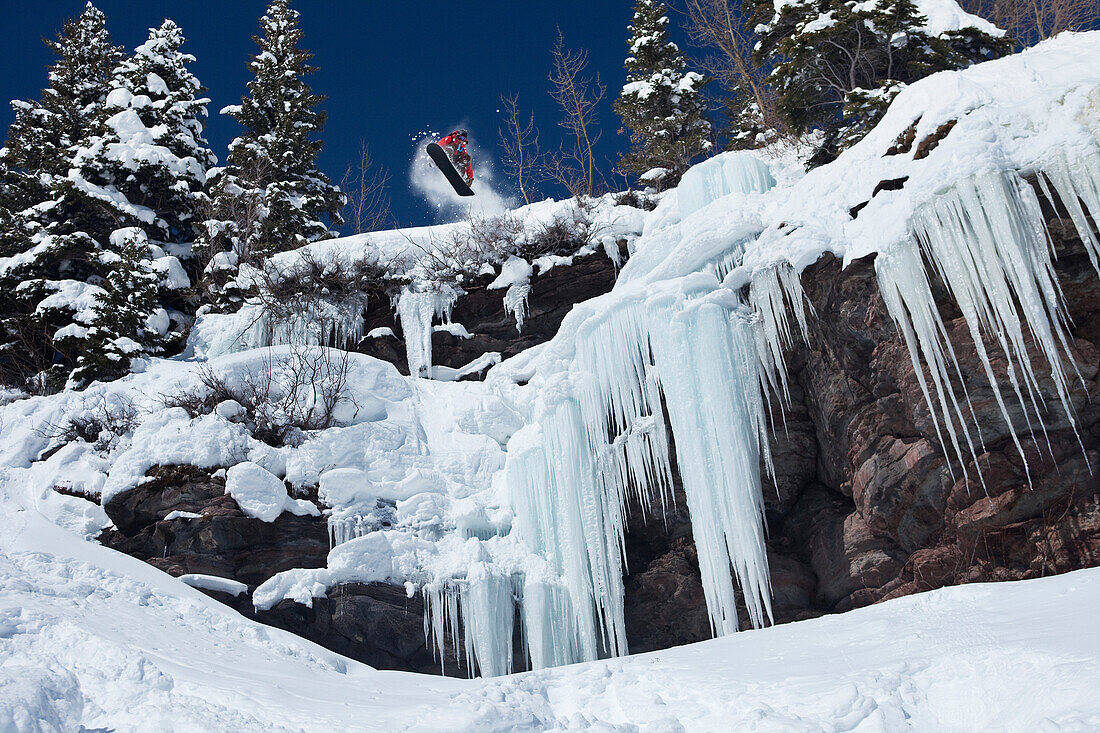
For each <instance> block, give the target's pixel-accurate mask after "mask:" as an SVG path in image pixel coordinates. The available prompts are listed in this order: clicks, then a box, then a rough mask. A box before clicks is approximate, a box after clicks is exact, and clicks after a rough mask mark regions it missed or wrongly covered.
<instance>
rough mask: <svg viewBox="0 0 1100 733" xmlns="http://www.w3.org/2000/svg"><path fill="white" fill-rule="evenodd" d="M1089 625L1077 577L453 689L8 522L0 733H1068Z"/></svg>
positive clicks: (1092, 636)
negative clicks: (368, 662)
mask: <svg viewBox="0 0 1100 733" xmlns="http://www.w3.org/2000/svg"><path fill="white" fill-rule="evenodd" d="M1098 605H1100V570H1086V571H1080V572H1076V573H1072V574H1068V575H1064V576H1060V577H1056V578H1046V579H1043V580H1036V581H1024V582H1018V583H1001V584H996V585H971V586H962V587H957V588H947V589H943V590H940V591H935V592H932V593H927V594H923V595H920V596H911V597H908V598H902V599H898V600H895V601H890V602H888V603H884V604H882V605H879V606H874V607H871V608H866V609H862V610H859V611H853V612H851V613H848V614H844V615H841V616H833V617H828V618H822V619H817V620H814V621H805V622H800V623H796V624H789V625H786V626H780V627H776V628H772V629H766V630H763V631H759V632H752V633H746V634H736V635H733V636H730V637H727V638H724V639H716V640H713V641H709V642H703V643H700V644H695V645H691V646H687V647H682V648H679V649H671V650H667V651H664V652H659V653H654V654H644V655H639V656H636V657H630V658H626V659H616V660H608V661H603V662H593V663H590V664H584V665H576V666H571V667H562V668H559V669H554V670H546V671H544V672H535V673H528V674H522V675H517V676H513V677H506V678H501V679H491V680H472V681H465V680H454V679H447V678H441V677H430V676H424V675H411V674H406V673H400V672H378V671H375V670H372V669H370V668H369V667H366V666H364V665H362V664H358V663H356V662H353V661H351V660H348V659H344V658H342V657H340V656H338V655H336V654H333V653H331V652H328V651H326V650H324V649H321V648H320V647H317V646H315V645H313V644H311V643H309V642H307V641H304V640H302V639H300V638H298V637H295V636H293V635H291V634H288V633H286V632H283V631H280V630H278V629H273V628H270V627H267V626H262V625H259V624H255V623H252V622H250V621H246V620H245V619H242V618H241V617H240V616H239V615H237V614H236V613H235V612H233V611H232V610H230V609H228V608H226V607H225V606H223V605H221V604H220V603H218V602H216V601H213V600H210V599H209V598H207V597H206V596H204V595H202V594H201V593H200V592H199V591H196V590H193V589H191V588H189V587H187V586H186V585H184V584H183V583H180V582H179V581H177V580H175V579H172V578H170V577H168V576H167V575H165V574H163V573H161V572H159V571H157V570H156V569H154V568H152V567H150V566H148V565H145V564H144V563H142V562H139V561H137V560H134V559H132V558H129V557H126V556H124V555H119V554H117V553H114V552H112V551H110V550H107V549H105V548H102V547H98V546H96V545H93V544H89V543H86V542H83V541H81V540H79V539H77V538H75V537H73V536H72V535H71V534H69V533H67V532H65V531H63V530H61V529H59V528H57V527H56V526H54V525H53V524H51V523H50V522H48V521H46V520H45V519H44V518H43V517H42V516H41V515H39V514H37V513H35V512H33V511H26V512H18V513H14V514H11V515H9V516H8V520H7V521H6V522H5V523H4V525H3V526H2V527H0V658H2V659H3V660H4V662H3V664H0V729H2V730H14V731H74V730H81V729H82V728H83V729H85V730H96V729H110V730H119V731H122V730H158V731H165V732H166V733H167V732H170V731H194V730H200V729H202V730H212V731H222V730H233V731H237V732H238V733H249V732H250V731H264V732H266V731H318V733H320V732H321V731H330V730H346V729H348V728H354V729H356V730H368V731H387V732H390V731H433V732H434V731H544V730H580V729H587V728H596V729H608V730H611V729H640V730H670V731H696V730H697V731H718V730H730V729H742V728H749V727H756V728H764V729H769V730H780V729H791V730H794V729H813V730H819V729H825V730H832V729H837V728H844V729H847V730H864V729H866V730H898V729H904V728H907V727H909V728H912V729H915V730H942V731H973V730H1005V731H1033V730H1060V731H1087V730H1095V729H1096V728H1097V726H1100V701H1098V700H1097V698H1096V695H1095V690H1096V688H1097V686H1098V685H1100V672H1098V670H1100V665H1098V664H1097V663H1096V662H1097V659H1098V658H1100V639H1098V637H1097V635H1096V633H1095V629H1094V615H1095V614H1094V611H1095V609H1096V608H1097V606H1098ZM635 726H637V728H635ZM620 727H621V728H620Z"/></svg>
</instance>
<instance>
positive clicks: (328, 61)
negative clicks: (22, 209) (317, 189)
mask: <svg viewBox="0 0 1100 733" xmlns="http://www.w3.org/2000/svg"><path fill="white" fill-rule="evenodd" d="M96 4H97V6H98V7H99V8H100V9H101V10H103V11H104V12H105V13H106V14H107V20H108V27H109V29H110V31H111V33H112V35H113V37H114V40H115V43H119V44H122V45H124V46H125V47H126V48H127V49H128V50H129V49H133V47H134V46H136V45H138V44H140V43H141V42H142V41H144V40H145V36H146V33H147V29H148V28H149V27H151V26H155V25H159V24H160V22H161V20H162V19H163V18H165V17H170V18H172V19H173V20H175V21H176V22H177V23H178V24H180V25H181V26H182V27H183V29H184V32H185V34H186V35H187V39H188V43H187V46H186V47H185V48H186V50H188V51H189V52H190V53H192V54H194V55H195V56H196V57H197V61H196V62H195V64H193V66H192V69H193V70H194V71H195V73H196V75H197V76H198V77H199V79H200V80H201V81H202V82H203V84H205V85H206V86H207V87H208V88H209V92H208V96H209V97H210V98H211V100H212V102H211V104H210V112H211V122H210V126H209V128H208V130H207V136H208V139H209V140H210V142H211V145H212V147H213V149H214V151H215V153H217V155H218V157H219V159H223V158H224V155H225V153H224V151H225V147H226V144H227V143H228V142H229V140H231V139H232V138H233V137H234V136H235V135H236V134H237V132H238V127H237V125H236V123H235V122H234V121H233V120H232V119H229V118H225V117H222V116H220V115H218V114H217V111H218V110H219V109H221V108H222V107H223V106H225V105H228V104H235V103H236V102H238V101H239V98H240V96H241V95H242V94H243V93H244V92H245V83H246V82H247V81H248V79H249V74H248V70H247V68H246V63H247V61H248V58H249V56H250V55H251V54H253V53H254V52H255V48H256V47H255V45H254V44H253V42H252V35H253V34H255V33H257V32H258V27H259V26H258V18H259V17H260V16H261V15H262V14H263V11H264V7H265V2H263V0H220V1H219V2H214V1H212V0H186V1H185V2H180V1H179V0H176V1H175V2H169V1H167V0H141V1H140V2H133V1H131V2H127V1H125V0H98V2H97V3H96ZM83 5H84V0H38V1H37V2H26V0H19V1H18V2H15V1H14V0H0V17H2V18H3V19H4V26H5V28H4V34H3V35H4V40H5V49H4V53H3V54H0V100H2V102H4V104H3V107H2V109H0V124H3V126H4V128H5V129H6V127H7V125H8V124H10V122H11V120H12V117H13V115H12V112H11V109H10V107H8V105H7V104H6V101H7V100H9V99H15V98H29V97H36V96H37V95H38V93H39V90H40V89H41V88H42V87H43V86H44V84H45V67H46V65H47V64H49V63H50V62H51V59H52V56H51V54H50V53H49V51H48V49H46V47H45V46H44V45H43V44H42V43H41V41H40V39H41V38H42V37H43V36H50V37H52V36H53V35H54V34H55V33H56V32H57V30H59V29H60V27H61V24H62V22H63V20H64V19H65V18H67V17H71V16H75V15H77V14H79V12H80V10H81V9H82V8H83ZM292 7H295V8H297V9H298V10H299V11H301V13H302V26H303V29H304V31H305V41H304V43H303V45H304V46H305V47H306V48H308V49H309V50H311V51H313V53H314V54H315V56H316V58H315V59H314V63H315V64H316V65H317V66H318V67H319V68H320V71H319V72H318V73H317V74H315V75H314V76H313V77H312V78H311V80H310V81H311V84H312V85H313V87H314V89H315V90H316V91H317V92H318V93H321V94H325V95H327V96H328V101H327V102H326V103H325V109H327V111H328V114H329V119H328V126H327V128H326V131H325V135H324V140H325V149H324V152H323V153H322V156H321V168H322V169H323V170H324V171H325V172H326V173H328V174H329V175H330V176H332V177H333V178H334V179H337V180H338V179H339V178H340V177H341V175H342V174H343V172H344V171H345V170H346V168H347V166H348V163H349V162H351V161H352V159H353V158H354V157H355V155H356V151H357V149H358V146H359V141H360V140H361V139H363V140H366V141H367V142H368V143H369V144H370V147H371V149H372V152H373V153H374V155H375V158H376V159H377V160H378V161H379V162H381V163H382V164H384V165H386V166H387V167H388V168H389V169H390V171H391V172H392V174H393V178H392V183H391V186H392V191H391V194H392V197H393V199H394V208H395V212H396V215H397V216H398V219H399V221H400V222H401V223H402V224H420V223H425V222H428V221H430V219H431V216H432V214H431V210H430V209H429V208H428V207H427V206H426V205H425V204H424V203H423V202H422V201H421V200H420V199H419V198H418V197H417V196H416V195H415V194H413V193H412V191H411V190H410V187H409V184H408V182H407V180H408V175H407V173H408V165H409V157H410V155H411V151H412V140H413V138H414V136H415V135H416V134H417V133H418V132H420V131H425V130H438V131H443V128H444V127H446V126H448V125H452V124H454V123H456V122H459V121H463V122H464V124H466V126H467V127H469V129H470V131H471V134H472V136H474V137H475V138H476V139H477V140H478V142H479V143H480V144H481V145H482V146H486V145H493V146H495V145H496V142H497V129H498V127H499V125H500V116H499V114H498V110H499V108H500V103H499V96H500V94H501V93H504V92H509V91H514V92H518V93H519V95H520V102H521V104H523V105H525V106H527V107H528V108H529V109H533V111H534V112H535V114H536V118H537V120H538V123H539V127H540V128H541V129H542V131H543V137H544V143H545V142H549V141H552V140H554V139H555V138H556V136H557V134H558V131H557V128H556V124H555V123H556V119H557V116H556V114H555V111H554V108H553V102H552V100H551V99H550V98H549V96H548V94H547V88H548V83H547V80H546V78H547V74H548V73H549V71H550V53H549V49H550V46H551V45H552V43H553V40H554V36H555V32H556V28H557V26H560V27H561V29H562V31H563V32H564V33H565V37H566V41H567V43H568V44H569V45H571V46H583V47H586V48H588V49H589V52H590V58H591V68H592V69H593V70H599V71H600V73H601V75H602V77H603V79H604V81H605V83H606V85H607V87H608V101H607V103H606V104H605V107H604V109H603V110H602V113H601V121H602V123H603V129H604V140H603V144H602V145H601V150H600V154H601V156H603V157H605V158H609V159H612V158H617V153H618V151H619V150H620V149H621V148H624V147H625V146H626V140H625V139H624V138H623V137H621V136H618V135H616V134H615V131H616V129H617V127H618V125H617V123H618V118H617V117H616V116H615V115H614V113H613V112H612V111H611V107H610V100H611V99H612V98H614V96H615V94H616V93H617V91H618V89H619V88H620V87H621V86H622V83H623V79H624V77H625V72H624V71H623V68H622V62H623V58H624V56H625V55H626V53H625V50H626V34H627V30H626V26H627V24H628V23H629V22H630V17H631V7H632V3H631V2H629V1H628V0H595V1H593V0H551V1H549V2H534V3H522V2H521V3H517V2H514V0H513V1H508V2H505V1H503V0H494V1H490V2H484V1H479V0H472V1H467V2H461V3H456V2H436V1H427V2H426V1H424V0H415V1H413V2H401V1H400V0H399V1H398V2H378V1H376V0H358V1H357V0H297V1H296V2H293V3H292ZM459 8H461V9H462V12H461V13H459V12H456V10H457V9H459ZM678 20H679V19H678V18H677V17H675V15H674V17H673V24H675V23H676V22H677V21H678ZM674 35H675V34H674ZM677 40H681V39H677ZM474 152H475V155H476V153H477V151H476V150H475V151H474ZM496 152H497V151H496V150H494V151H493V153H494V156H495V155H496ZM476 162H477V161H476V159H475V163H476ZM607 167H608V168H610V165H608V166H607Z"/></svg>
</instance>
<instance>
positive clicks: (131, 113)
mask: <svg viewBox="0 0 1100 733" xmlns="http://www.w3.org/2000/svg"><path fill="white" fill-rule="evenodd" d="M184 41H185V39H184V36H183V30H182V29H181V28H180V27H179V26H178V25H176V24H175V23H174V22H172V21H171V20H165V21H164V22H163V23H162V24H161V25H160V27H159V28H151V29H150V30H149V38H148V40H147V41H146V42H145V43H143V44H142V45H140V46H138V47H137V48H136V49H134V55H133V56H132V57H131V58H128V59H127V60H126V61H124V62H123V63H122V64H121V65H120V66H119V67H118V68H117V69H116V70H115V80H114V81H115V88H114V90H112V92H111V94H110V95H109V96H108V98H107V106H108V108H109V109H110V111H111V112H113V113H114V116H113V117H112V118H111V119H112V120H113V121H114V124H112V125H111V128H112V130H113V132H114V135H108V136H107V138H106V139H105V141H106V143H107V147H108V148H110V147H111V146H112V145H114V144H115V143H119V144H120V146H119V147H118V148H116V149H115V151H116V152H113V153H112V152H111V151H110V150H108V151H106V158H107V160H108V161H109V162H110V163H111V164H112V165H113V166H118V167H121V168H123V169H125V170H127V171H129V175H126V176H125V177H124V178H123V180H122V181H120V183H121V185H120V186H119V189H120V190H122V191H123V192H124V193H125V194H126V197H127V199H128V200H129V201H130V202H131V203H133V204H136V205H138V206H147V207H148V208H150V209H152V210H153V211H154V212H156V216H157V219H156V222H155V223H154V226H153V227H151V228H150V229H148V230H147V234H148V235H149V237H150V240H151V241H152V242H153V243H155V244H158V245H160V246H162V247H164V248H165V249H166V250H168V251H169V252H171V253H172V254H176V255H177V256H181V257H189V256H190V245H191V243H192V242H193V241H194V240H195V234H196V233H197V231H198V224H199V215H200V214H201V212H202V211H203V210H204V209H205V207H206V202H207V198H206V194H205V193H204V187H205V186H206V178H207V171H208V170H209V169H210V168H212V167H213V166H214V165H215V164H216V163H217V158H216V157H215V156H214V153H213V152H212V151H211V150H210V147H209V145H208V143H207V142H206V140H205V139H204V138H203V127H204V125H205V121H206V117H207V111H206V105H207V104H209V102H210V100H209V99H206V98H205V97H202V96H201V95H202V93H203V92H204V91H205V89H204V88H203V86H202V84H201V83H200V82H199V80H198V79H196V78H195V76H194V74H192V73H191V71H190V69H188V65H189V64H191V63H192V62H194V60H195V57H194V56H192V55H191V54H188V53H183V52H182V51H181V50H180V48H181V47H182V46H183V44H184ZM139 122H140V125H139V124H138V123H139ZM135 138H136V139H135ZM131 150H134V151H139V150H140V151H142V154H140V155H131V153H130V151H131ZM115 177H118V178H122V176H121V175H120V172H116V173H115Z"/></svg>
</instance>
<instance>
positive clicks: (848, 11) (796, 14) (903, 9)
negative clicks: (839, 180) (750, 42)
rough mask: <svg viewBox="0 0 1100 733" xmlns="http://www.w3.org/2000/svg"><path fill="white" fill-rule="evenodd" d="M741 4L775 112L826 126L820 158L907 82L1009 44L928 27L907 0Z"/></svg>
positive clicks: (973, 30) (806, 124) (977, 32)
mask: <svg viewBox="0 0 1100 733" xmlns="http://www.w3.org/2000/svg"><path fill="white" fill-rule="evenodd" d="M944 1H945V2H953V0H944ZM746 9H747V10H748V11H749V17H748V23H749V26H750V27H753V28H755V30H756V32H757V33H758V34H759V36H760V42H759V44H758V45H757V47H756V53H755V57H756V61H757V63H759V64H764V65H771V66H772V71H771V74H770V75H769V78H768V80H769V82H770V83H771V84H772V85H773V86H774V87H775V89H776V91H777V93H778V95H779V102H778V106H779V110H780V112H781V113H782V114H783V115H784V116H785V117H786V119H787V120H788V122H790V124H791V125H792V126H793V127H794V129H796V130H807V129H811V128H821V129H823V130H824V131H825V133H826V138H825V143H824V145H823V148H822V150H821V151H820V152H821V155H819V157H818V160H819V161H821V162H824V161H825V160H828V159H829V158H830V157H832V156H835V154H836V153H837V152H838V151H839V150H840V149H843V148H844V147H846V146H847V145H849V144H851V143H852V142H854V141H856V140H858V139H859V138H860V137H862V136H863V135H864V134H865V133H866V132H867V131H868V130H869V129H870V128H871V127H873V126H874V124H875V123H876V122H877V121H878V120H879V119H880V118H881V116H882V113H883V112H884V111H885V109H886V107H888V106H889V103H890V101H891V100H892V99H893V98H894V97H895V96H896V95H897V94H898V92H900V91H901V90H902V89H904V88H905V86H906V85H908V84H911V83H912V82H914V81H916V80H918V79H920V78H922V77H924V76H927V75H929V74H932V73H934V72H937V71H942V70H946V69H957V68H962V67H964V66H968V65H970V64H973V63H977V62H980V61H985V60H988V59H990V58H994V57H996V56H1000V55H1003V54H1005V53H1008V52H1009V51H1010V48H1009V45H1008V43H1007V42H1006V41H1005V40H1004V39H1003V38H1000V37H995V36H994V35H992V34H990V33H987V32H985V31H983V30H981V29H979V28H977V27H962V28H958V29H952V30H947V31H944V32H942V33H938V34H932V33H930V32H928V30H927V29H926V26H927V19H926V17H925V16H924V15H923V14H921V12H920V8H919V6H918V4H917V3H915V2H914V1H913V0H875V1H874V2H856V1H855V0H793V1H792V2H783V3H780V2H777V1H776V0H746ZM960 16H962V13H961V11H960Z"/></svg>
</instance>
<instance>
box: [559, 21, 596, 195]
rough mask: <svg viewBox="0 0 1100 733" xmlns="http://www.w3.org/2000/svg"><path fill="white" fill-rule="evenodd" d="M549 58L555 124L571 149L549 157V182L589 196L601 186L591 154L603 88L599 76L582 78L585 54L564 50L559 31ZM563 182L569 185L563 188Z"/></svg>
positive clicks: (584, 68)
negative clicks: (557, 118) (557, 109)
mask: <svg viewBox="0 0 1100 733" xmlns="http://www.w3.org/2000/svg"><path fill="white" fill-rule="evenodd" d="M550 55H551V57H552V59H553V69H552V70H551V72H550V96H551V97H553V98H554V101H556V102H557V103H558V106H559V107H560V108H561V111H562V119H561V121H560V122H559V123H558V124H560V125H561V126H562V127H563V128H565V130H566V132H567V133H568V134H569V137H571V138H572V140H571V145H568V146H565V147H563V148H562V149H561V150H560V151H559V152H558V153H556V154H552V155H551V156H550V159H549V166H548V168H549V170H548V173H549V175H550V177H551V179H552V180H556V181H558V182H559V183H561V184H562V185H564V186H566V188H568V189H569V191H570V193H572V194H574V196H576V195H577V191H576V190H575V189H577V190H582V191H583V193H584V194H585V195H587V196H592V195H593V194H594V193H595V192H596V188H597V185H598V184H599V183H601V182H602V179H601V177H600V173H599V170H598V167H597V165H596V155H595V152H594V151H595V147H596V143H597V142H599V139H600V128H599V123H598V120H597V116H596V110H597V108H598V107H599V104H600V102H602V101H603V98H604V94H606V92H607V87H605V86H604V85H603V84H602V83H601V82H600V75H599V74H596V76H595V77H589V76H586V75H585V74H586V72H587V70H588V51H586V50H584V49H579V50H574V49H570V48H567V47H566V45H565V36H564V35H563V34H562V32H561V29H560V28H559V29H558V36H557V40H556V41H555V42H554V47H553V48H552V49H551V50H550ZM567 181H568V182H570V183H571V184H572V185H567V183H566V182H567Z"/></svg>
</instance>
